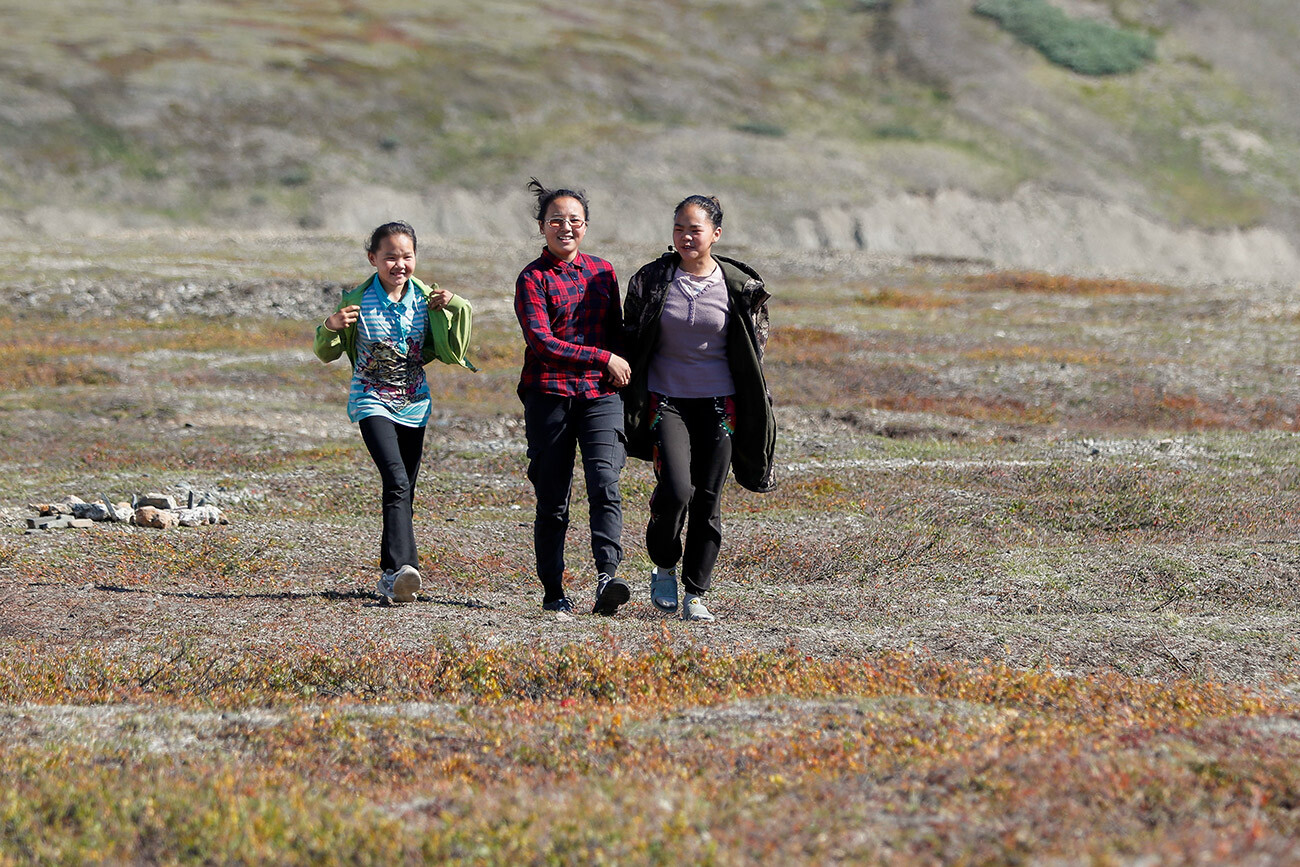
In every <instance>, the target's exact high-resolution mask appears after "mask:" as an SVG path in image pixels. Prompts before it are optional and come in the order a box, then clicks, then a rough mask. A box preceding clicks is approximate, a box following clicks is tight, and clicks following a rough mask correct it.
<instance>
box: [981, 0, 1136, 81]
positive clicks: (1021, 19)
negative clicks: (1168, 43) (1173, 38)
mask: <svg viewBox="0 0 1300 867" xmlns="http://www.w3.org/2000/svg"><path fill="white" fill-rule="evenodd" d="M975 12H976V14H978V15H985V16H988V17H989V18H992V19H994V20H995V21H997V22H998V24H999V25H1000V26H1001V27H1002V29H1003V30H1006V31H1007V32H1008V33H1010V34H1012V35H1013V36H1015V37H1016V38H1017V39H1019V40H1020V41H1021V42H1023V43H1025V44H1026V45H1029V46H1031V47H1032V48H1036V49H1038V51H1040V52H1042V54H1043V56H1044V57H1046V58H1047V59H1048V60H1050V61H1052V62H1053V63H1055V64H1057V65H1059V66H1064V67H1066V68H1067V69H1072V70H1074V71H1075V72H1078V73H1081V74H1083V75H1119V74H1123V73H1126V72H1133V71H1135V70H1137V69H1139V68H1140V67H1141V66H1142V65H1143V64H1144V63H1146V62H1148V61H1150V60H1152V59H1154V58H1155V56H1156V46H1155V41H1154V40H1153V39H1152V38H1151V37H1150V36H1144V35H1142V34H1140V33H1132V32H1129V31H1126V30H1117V29H1115V28H1114V27H1108V26H1107V25H1105V24H1102V23H1101V22H1100V21H1090V20H1086V19H1076V18H1071V17H1069V16H1068V15H1066V14H1065V13H1064V12H1062V11H1061V10H1060V9H1057V8H1056V7H1055V6H1051V5H1049V4H1048V3H1047V0H980V2H978V3H976V4H975Z"/></svg>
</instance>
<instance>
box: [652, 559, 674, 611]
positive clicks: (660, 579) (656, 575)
mask: <svg viewBox="0 0 1300 867" xmlns="http://www.w3.org/2000/svg"><path fill="white" fill-rule="evenodd" d="M650 601H651V602H653V603H654V606H655V608H658V609H659V610H660V611H668V612H670V613H671V612H673V611H676V610H677V570H676V569H663V568H660V567H659V566H656V567H654V568H653V569H651V570H650Z"/></svg>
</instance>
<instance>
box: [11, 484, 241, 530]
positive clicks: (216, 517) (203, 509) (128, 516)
mask: <svg viewBox="0 0 1300 867" xmlns="http://www.w3.org/2000/svg"><path fill="white" fill-rule="evenodd" d="M30 506H31V508H32V509H34V510H36V514H37V517H35V518H28V519H27V532H29V533H35V532H40V531H42V530H61V529H64V528H85V527H93V526H94V525H95V522H96V521H103V522H108V523H119V524H134V525H135V526H137V527H155V528H157V529H159V530H166V529H168V528H169V527H197V526H201V525H204V524H228V523H230V522H229V521H228V520H226V516H225V515H223V514H221V510H220V509H218V508H217V507H216V506H211V505H208V504H206V503H204V502H203V500H199V502H197V503H196V502H195V501H194V494H193V492H191V493H190V495H189V501H188V502H187V503H186V504H185V505H184V506H181V505H179V504H178V503H177V502H176V498H175V497H172V496H170V495H167V494H137V495H135V496H133V497H132V498H131V502H129V503H127V502H120V503H114V502H113V501H112V500H110V499H109V498H108V497H101V498H100V499H99V500H97V501H95V502H89V503H88V502H86V501H85V500H83V499H81V498H80V497H76V496H69V497H65V498H64V499H63V501H62V502H60V503H32V504H30Z"/></svg>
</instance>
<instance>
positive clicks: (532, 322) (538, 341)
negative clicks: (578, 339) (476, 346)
mask: <svg viewBox="0 0 1300 867" xmlns="http://www.w3.org/2000/svg"><path fill="white" fill-rule="evenodd" d="M515 316H517V317H518V318H519V327H520V328H521V329H522V330H523V333H524V342H525V343H527V344H528V348H529V349H531V350H533V352H535V353H537V356H538V357H539V358H540V359H541V361H542V362H543V363H544V364H550V365H554V366H557V367H566V368H577V369H586V368H591V367H604V366H605V365H607V364H609V357H610V352H609V350H606V349H600V348H598V347H594V346H580V345H579V344H577V343H570V342H568V341H566V340H561V339H560V338H559V337H557V336H556V335H555V332H554V331H552V330H551V317H550V316H549V315H548V314H547V312H546V293H545V287H544V285H543V282H542V280H541V279H540V278H539V277H538V275H537V274H536V272H532V271H525V272H524V273H523V274H520V275H519V279H518V280H517V281H516V282H515Z"/></svg>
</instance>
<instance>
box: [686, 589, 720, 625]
mask: <svg viewBox="0 0 1300 867" xmlns="http://www.w3.org/2000/svg"><path fill="white" fill-rule="evenodd" d="M682 620H702V621H712V620H713V615H712V614H710V613H709V609H707V608H705V607H704V599H703V597H700V596H696V595H695V594H693V593H692V594H687V596H686V604H684V605H683V606H682Z"/></svg>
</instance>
